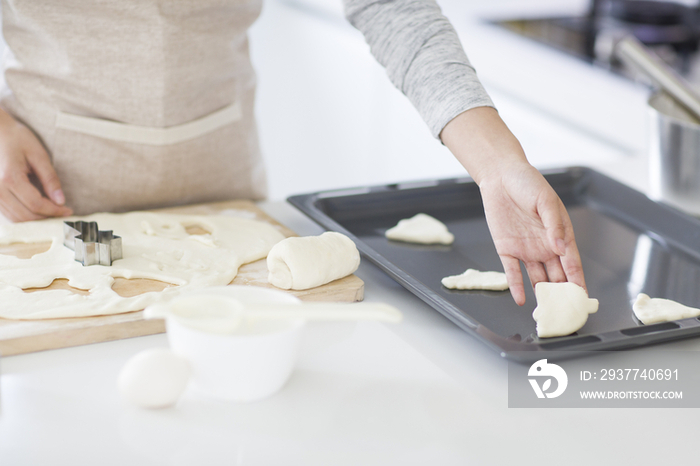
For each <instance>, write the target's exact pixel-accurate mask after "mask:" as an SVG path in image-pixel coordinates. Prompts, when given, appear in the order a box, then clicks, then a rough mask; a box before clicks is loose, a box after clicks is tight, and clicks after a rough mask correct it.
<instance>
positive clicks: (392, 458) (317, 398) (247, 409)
mask: <svg viewBox="0 0 700 466" xmlns="http://www.w3.org/2000/svg"><path fill="white" fill-rule="evenodd" d="M460 1H461V0H460ZM460 1H458V0H452V1H444V2H441V4H442V5H443V7H444V8H445V11H446V13H447V14H448V16H450V17H451V19H452V21H453V23H454V24H455V27H456V28H457V30H458V31H459V33H460V37H462V40H463V41H464V43H465V45H466V47H467V50H468V52H469V55H470V57H471V59H472V61H473V62H474V63H475V65H476V66H477V68H478V70H479V75H480V76H481V77H482V79H483V81H484V83H485V84H486V86H487V88H488V89H489V91H490V92H491V94H492V96H493V97H494V99H495V101H496V104H497V105H498V107H499V111H500V112H501V114H502V115H503V117H504V119H505V120H506V121H507V122H508V124H509V125H510V126H511V128H512V129H513V131H514V132H515V134H516V135H517V136H518V137H519V138H520V139H521V141H522V143H523V146H524V147H525V149H526V151H527V153H528V154H529V156H530V158H531V160H532V161H533V163H534V164H535V165H536V166H538V167H541V168H544V167H550V166H558V165H576V164H584V165H589V166H593V167H595V168H598V169H600V170H602V171H604V172H605V173H607V174H609V175H611V176H614V177H616V178H618V179H620V180H622V181H623V182H626V183H627V184H630V185H632V186H634V187H636V188H638V189H642V190H644V189H645V188H646V185H647V181H646V180H647V177H646V162H645V156H644V141H643V138H644V131H643V128H644V111H645V98H646V90H644V89H642V88H639V87H637V86H635V85H634V84H632V83H629V82H626V81H623V80H621V79H620V78H616V77H612V76H611V75H609V74H606V73H605V72H604V71H603V70H597V69H593V68H591V67H590V66H588V65H585V64H582V63H578V62H576V61H575V60H573V59H570V58H567V57H564V56H562V55H561V54H559V53H558V52H554V51H549V50H545V49H544V48H542V47H541V46H537V45H535V44H531V43H528V42H526V41H522V40H520V39H516V38H514V37H513V36H512V35H510V34H508V33H506V32H503V31H498V30H496V29H495V28H493V27H491V26H487V25H484V24H483V23H482V22H479V21H478V18H479V17H480V16H489V15H497V14H503V12H504V11H513V10H512V9H510V7H514V6H519V7H520V8H521V9H522V10H527V11H529V12H530V13H532V10H531V9H527V8H526V5H525V3H527V2H522V1H520V2H518V1H514V0H512V1H505V0H502V1H498V2H488V5H489V9H487V7H486V6H482V7H481V9H479V10H477V9H476V5H477V3H479V2H474V1H472V2H467V1H463V2H461V3H460ZM302 3H304V2H301V1H282V0H268V1H267V3H266V5H265V10H264V12H263V16H262V18H261V20H260V22H259V23H257V24H256V25H255V26H254V29H253V31H252V32H251V43H252V52H253V53H252V55H253V59H254V62H255V65H256V67H257V68H258V70H259V79H260V81H259V83H260V87H259V90H260V94H259V100H258V115H259V122H260V134H261V140H262V147H263V150H264V153H265V156H266V157H267V161H268V165H269V166H270V185H271V188H272V190H271V195H272V199H273V201H272V202H268V203H265V204H263V205H262V206H263V207H264V209H265V210H267V211H268V212H269V213H270V214H271V215H272V216H273V217H275V218H276V219H278V220H279V221H281V222H282V223H284V224H286V225H287V226H289V227H290V228H292V229H293V230H295V231H297V232H298V233H299V234H302V235H308V234H318V233H320V232H321V229H320V228H319V227H318V226H316V225H315V224H313V223H312V222H311V221H309V220H308V219H306V218H305V217H304V216H303V215H301V214H300V213H298V212H297V211H295V210H294V209H293V208H292V207H291V206H289V205H287V204H286V203H285V202H283V201H282V200H281V199H283V198H285V197H286V196H288V195H289V194H292V193H299V192H308V191H314V190H319V189H328V188H338V187H343V186H356V185H367V184H378V183H386V182H395V181H402V180H413V179H417V178H435V177H450V176H463V175H464V171H463V169H462V168H461V167H460V166H459V164H458V163H457V162H455V161H454V159H453V158H452V157H451V156H450V154H449V153H448V152H447V151H446V149H445V148H444V147H442V146H441V145H440V144H438V143H437V142H436V141H435V140H433V139H432V138H431V137H430V135H429V134H428V131H427V129H425V127H424V125H423V123H422V121H420V119H419V118H418V116H417V115H416V114H415V111H414V110H413V109H412V108H411V106H410V104H408V102H406V101H405V98H404V97H403V96H401V95H400V94H399V93H398V92H396V91H395V90H393V89H392V88H391V84H390V83H389V82H388V80H387V79H386V76H385V75H384V72H383V70H382V69H381V68H380V67H379V66H378V65H377V64H376V63H374V61H373V59H372V57H371V56H370V55H369V54H368V52H367V49H366V46H365V45H364V42H363V41H362V39H361V37H359V34H358V33H357V32H356V31H354V30H353V29H352V28H351V27H350V26H348V25H347V24H345V23H343V22H342V19H340V18H339V17H338V10H337V9H334V8H329V9H328V10H320V12H319V11H307V10H305V9H304V8H302V7H300V6H299V5H300V4H302ZM316 3H319V2H318V1H317V2H316ZM481 3H484V2H481ZM540 3H543V4H547V5H545V7H546V8H551V7H552V5H553V4H554V3H556V4H558V5H560V8H564V7H561V5H564V4H566V5H565V6H566V8H580V5H581V4H582V2H559V1H557V2H552V1H550V2H540ZM545 7H543V8H544V9H545V10H546V8H545ZM470 8H471V9H470ZM547 11H551V10H547ZM518 60H519V61H518ZM513 70H517V71H518V73H517V74H514V72H513ZM514 77H515V78H514ZM428 161H429V163H428ZM357 275H358V276H359V277H360V278H362V279H363V280H364V281H365V283H366V293H365V295H366V300H367V301H375V302H387V303H390V304H393V305H395V306H397V307H398V308H400V309H401V310H402V311H403V312H404V315H405V320H404V322H403V323H401V324H399V325H387V324H379V323H358V324H314V325H310V326H309V328H308V332H307V334H306V337H305V342H304V346H303V348H302V352H301V356H300V360H299V364H298V366H297V370H296V371H295V373H294V375H293V376H292V378H291V379H290V381H289V383H288V384H287V385H286V386H285V388H284V389H283V390H282V391H281V392H280V393H279V394H277V395H276V396H274V397H272V398H270V399H268V400H264V401H260V402H256V403H251V404H235V403H225V402H218V401H215V400H210V399H206V398H201V397H198V396H197V395H196V394H195V393H191V392H187V393H186V395H185V396H184V397H183V399H182V400H181V402H180V404H179V405H178V406H177V407H176V408H172V409H166V410H161V411H144V410H139V409H137V408H134V407H132V406H129V405H127V404H126V403H125V402H124V401H123V400H122V399H121V398H120V396H119V394H118V393H117V389H116V378H117V375H118V373H119V371H120V369H121V367H122V366H123V365H124V363H125V362H126V361H127V360H128V359H129V358H130V357H131V356H132V355H134V354H136V353H137V352H139V351H141V350H143V349H146V348H153V347H159V346H166V345H167V341H166V338H165V336H164V335H156V336H150V337H141V338H134V339H130V340H122V341H116V342H110V343H102V344H96V345H90V346H84V347H78V348H69V349H62V350H54V351H49V352H43V353H35V354H28V355H23V356H13V357H9V358H4V359H2V360H1V361H0V369H1V371H2V376H1V377H0V464H2V465H3V466H4V465H13V466H14V465H43V464H51V465H57V466H58V465H64V464H65V465H82V464H100V465H111V464H114V465H119V466H123V465H125V464H133V465H192V464H203V465H218V464H226V465H232V464H235V465H273V464H275V465H276V464H283V465H305V466H307V465H334V466H338V465H345V464H347V465H357V464H362V465H374V464H376V465H382V466H385V465H394V464H396V465H414V464H415V465H426V464H430V465H440V466H448V465H464V464H477V465H482V464H508V463H511V464H512V463H518V464H538V465H539V464H567V465H579V464H580V465H589V464H621V463H625V464H627V463H631V464H660V463H663V464H692V463H694V462H696V460H695V456H696V455H697V453H696V448H695V441H696V439H695V437H696V431H697V429H696V424H697V419H696V417H697V415H696V412H695V411H694V410H688V409H644V410H641V409H536V410H535V409H509V408H508V407H507V363H506V361H505V360H503V359H501V358H500V357H499V356H498V355H497V354H496V353H494V352H493V351H491V350H489V349H488V348H486V347H485V346H484V345H483V344H481V343H479V342H478V341H476V340H475V339H473V338H471V337H469V336H468V335H466V334H465V333H464V332H462V331H461V330H459V329H458V328H457V327H456V326H455V325H453V324H452V323H451V322H449V321H448V320H447V319H446V318H444V317H442V316H441V315H440V314H438V313H437V312H436V311H434V310H432V309H431V308H430V307H428V306H427V305H425V304H424V303H423V302H421V301H420V300H418V299H417V298H416V297H414V296H413V295H412V294H410V293H409V292H407V291H405V290H404V289H403V288H402V287H400V286H399V285H398V284H396V283H395V282H394V281H393V280H391V279H390V278H389V277H388V276H386V275H385V274H384V273H382V272H381V271H379V270H378V269H377V268H376V267H374V266H373V265H371V264H369V263H367V262H365V263H363V264H362V265H361V266H360V269H359V270H358V272H357ZM526 307H528V312H529V310H530V309H531V308H533V307H534V303H528V304H526ZM659 349H662V350H671V349H673V350H690V351H698V350H700V339H691V340H686V341H680V342H675V343H672V344H664V345H661V346H658V347H656V348H654V350H659ZM637 351H648V349H645V350H637Z"/></svg>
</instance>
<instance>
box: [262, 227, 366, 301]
mask: <svg viewBox="0 0 700 466" xmlns="http://www.w3.org/2000/svg"><path fill="white" fill-rule="evenodd" d="M359 266H360V253H359V252H358V251H357V247H355V243H353V242H352V240H351V239H350V238H348V237H347V236H345V235H342V234H340V233H336V232H334V231H328V232H326V233H323V234H322V235H321V236H306V237H303V238H287V239H285V240H283V241H280V242H279V243H277V244H276V245H275V246H274V247H273V248H272V250H271V251H270V253H269V254H268V255H267V268H268V270H269V271H270V274H269V276H268V281H269V282H270V283H271V284H272V285H274V286H276V287H277V288H283V289H285V290H306V289H309V288H315V287H317V286H321V285H324V284H326V283H329V282H332V281H333V280H337V279H339V278H343V277H345V276H347V275H350V274H351V273H353V272H354V271H355V270H357V267H359Z"/></svg>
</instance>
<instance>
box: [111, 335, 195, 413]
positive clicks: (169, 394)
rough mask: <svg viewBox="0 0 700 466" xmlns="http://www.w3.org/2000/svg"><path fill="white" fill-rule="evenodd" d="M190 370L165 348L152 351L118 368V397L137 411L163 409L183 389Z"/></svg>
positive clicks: (185, 360) (139, 354) (178, 395)
mask: <svg viewBox="0 0 700 466" xmlns="http://www.w3.org/2000/svg"><path fill="white" fill-rule="evenodd" d="M191 375H192V367H191V365H190V363H189V361H188V360H187V359H185V358H184V357H182V356H179V355H177V354H175V353H173V352H172V351H170V350H169V349H167V348H153V349H148V350H145V351H141V352H140V353H138V354H136V355H135V356H133V357H132V358H131V359H129V360H128V361H127V363H126V364H125V365H124V368H122V371H121V373H120V374H119V378H118V380H117V386H118V388H119V391H120V392H121V394H122V396H124V398H126V399H127V400H128V401H129V402H131V403H133V404H135V405H136V406H139V407H141V408H167V407H170V406H173V405H174V404H175V403H177V400H178V399H179V398H180V396H181V395H182V393H183V392H184V391H185V388H186V387H187V383H188V382H189V380H190V376H191Z"/></svg>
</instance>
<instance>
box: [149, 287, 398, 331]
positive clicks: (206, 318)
mask: <svg viewBox="0 0 700 466" xmlns="http://www.w3.org/2000/svg"><path fill="white" fill-rule="evenodd" d="M168 316H172V317H174V318H176V319H177V320H178V321H179V322H180V323H182V324H184V325H187V326H188V327H191V328H196V329H198V330H202V331H205V332H210V333H224V334H227V333H234V332H235V331H236V329H238V328H239V327H240V326H241V325H242V324H243V323H244V322H245V321H247V320H316V321H359V320H374V321H379V322H391V323H396V322H400V321H401V319H402V318H403V316H402V314H401V311H399V310H398V309H396V308H395V307H393V306H390V305H388V304H382V303H352V304H350V303H346V304H343V303H323V302H313V303H296V304H288V303H274V304H273V303H271V304H249V305H244V304H243V303H242V302H241V301H239V300H237V299H234V298H229V297H224V296H191V297H183V298H178V299H175V300H173V301H171V302H169V303H163V304H153V305H151V306H148V307H147V308H146V309H145V310H144V317H145V318H147V319H162V318H166V317H168Z"/></svg>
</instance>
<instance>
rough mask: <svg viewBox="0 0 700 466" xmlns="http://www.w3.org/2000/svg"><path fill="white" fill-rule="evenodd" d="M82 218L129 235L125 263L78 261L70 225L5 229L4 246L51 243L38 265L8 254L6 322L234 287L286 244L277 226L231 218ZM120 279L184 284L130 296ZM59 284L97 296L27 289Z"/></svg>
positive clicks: (126, 308) (115, 310) (4, 260)
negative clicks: (119, 288) (68, 236)
mask: <svg viewBox="0 0 700 466" xmlns="http://www.w3.org/2000/svg"><path fill="white" fill-rule="evenodd" d="M80 219H81V220H85V221H96V222H97V223H98V225H99V228H100V229H101V230H113V231H114V234H115V235H119V236H121V237H122V250H123V258H122V259H120V260H117V261H114V263H113V264H112V266H109V267H107V266H102V265H92V266H89V267H84V266H83V265H81V264H80V263H79V262H76V261H75V260H74V252H73V251H72V250H70V249H68V248H67V247H65V246H64V245H63V220H64V219H51V220H41V221H37V222H25V223H15V224H10V225H3V226H0V244H2V245H7V244H13V243H35V242H49V241H50V242H51V247H50V248H49V250H48V251H46V252H43V253H41V254H36V255H34V256H33V257H31V258H30V259H19V258H17V257H15V256H9V255H2V254H0V317H3V318H7V319H47V318H56V317H86V316H93V315H107V314H119V313H123V312H130V311H137V310H140V309H143V308H145V307H146V306H148V305H150V304H152V303H154V302H156V301H158V300H164V299H171V298H173V297H175V296H177V295H178V294H179V293H181V292H182V291H186V290H194V289H200V288H204V287H208V286H217V285H228V284H229V283H230V282H231V281H232V280H233V279H234V278H235V276H236V274H237V273H238V268H239V267H240V266H241V265H243V264H245V263H248V262H253V261H256V260H258V259H262V258H263V257H265V256H266V255H267V253H268V252H269V251H270V249H271V248H272V246H274V245H275V244H276V243H278V242H279V241H281V240H283V239H284V235H283V234H282V233H281V232H280V231H278V230H277V229H276V228H275V227H274V226H272V225H270V224H267V223H264V222H259V221H256V220H250V219H245V218H236V217H229V216H191V215H175V214H161V213H151V212H133V213H128V214H95V215H90V216H86V217H81V218H80ZM193 225H198V226H200V227H202V228H203V229H205V230H206V231H208V232H210V234H207V235H190V234H188V233H187V231H186V228H187V227H188V226H193ZM119 277H121V278H126V279H133V278H148V279H152V280H159V281H162V282H165V283H169V284H172V285H177V286H174V287H169V288H166V289H165V290H163V291H161V292H148V293H144V294H141V295H138V296H134V297H130V298H124V297H121V296H119V295H118V294H117V293H115V292H114V291H113V290H112V288H111V287H112V283H113V282H114V279H115V278H119ZM59 278H64V279H68V284H69V285H70V286H72V287H74V288H79V289H82V290H89V291H90V293H89V294H87V295H78V294H75V293H72V292H70V291H69V290H44V291H37V292H33V293H25V292H24V291H22V290H23V289H25V288H43V287H47V286H49V285H50V284H51V283H52V282H53V281H54V280H55V279H59Z"/></svg>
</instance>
